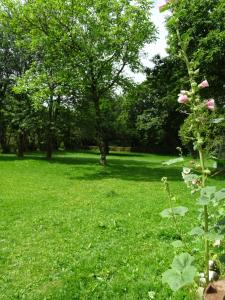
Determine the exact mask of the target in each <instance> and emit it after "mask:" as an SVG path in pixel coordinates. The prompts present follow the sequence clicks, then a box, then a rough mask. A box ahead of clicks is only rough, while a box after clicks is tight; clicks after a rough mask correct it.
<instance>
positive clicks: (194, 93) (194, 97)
mask: <svg viewBox="0 0 225 300" xmlns="http://www.w3.org/2000/svg"><path fill="white" fill-rule="evenodd" d="M176 33H177V38H178V42H179V45H180V48H181V54H182V57H183V59H184V62H185V64H186V67H187V71H188V76H189V81H190V85H191V100H192V101H191V103H192V105H191V112H192V113H193V114H194V115H195V110H194V109H193V108H194V106H195V105H196V104H198V102H199V99H200V97H199V94H198V93H199V92H198V89H196V88H197V86H198V84H197V82H196V81H195V80H194V78H193V74H194V70H193V69H192V67H191V64H190V61H189V58H188V55H187V52H186V49H185V47H184V43H183V41H182V38H181V36H180V32H179V28H178V25H177V24H176ZM195 122H196V127H197V130H196V136H195V142H196V145H197V150H198V155H199V160H200V166H201V177H202V178H201V179H202V180H201V187H202V188H204V187H205V183H206V180H207V174H206V169H205V153H204V149H203V147H202V145H203V144H204V138H203V137H202V136H201V134H200V130H199V129H200V126H201V123H200V122H199V120H198V118H197V116H196V118H195ZM208 231H209V214H208V205H204V233H205V234H204V239H205V278H206V284H208V283H209V239H208Z"/></svg>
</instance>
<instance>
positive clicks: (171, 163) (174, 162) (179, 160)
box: [163, 157, 184, 166]
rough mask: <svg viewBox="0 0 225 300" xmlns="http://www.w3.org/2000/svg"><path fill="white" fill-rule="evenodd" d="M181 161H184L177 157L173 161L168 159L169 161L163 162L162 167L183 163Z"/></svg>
mask: <svg viewBox="0 0 225 300" xmlns="http://www.w3.org/2000/svg"><path fill="white" fill-rule="evenodd" d="M183 161H184V158H183V157H178V158H173V159H170V160H167V161H165V162H163V165H167V166H170V165H173V164H177V163H180V162H183Z"/></svg>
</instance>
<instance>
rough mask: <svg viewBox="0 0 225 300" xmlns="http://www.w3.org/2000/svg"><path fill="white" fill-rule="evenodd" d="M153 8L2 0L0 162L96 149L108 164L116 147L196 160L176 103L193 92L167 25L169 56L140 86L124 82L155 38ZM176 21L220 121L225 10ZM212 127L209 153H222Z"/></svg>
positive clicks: (142, 2)
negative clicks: (0, 158) (7, 156)
mask: <svg viewBox="0 0 225 300" xmlns="http://www.w3.org/2000/svg"><path fill="white" fill-rule="evenodd" d="M151 6H152V3H151V1H147V0H139V1H136V2H134V1H126V0H120V1H117V0H112V1H108V0H96V1H91V0H83V1H77V0H71V1H63V0H48V1H43V0H31V1H28V0H27V1H19V0H10V1H9V0H2V1H1V3H0V145H1V149H2V152H3V153H7V152H17V153H18V156H20V157H22V156H23V155H24V152H25V151H34V150H42V151H46V153H47V158H49V159H50V158H51V156H52V152H53V151H54V150H57V149H66V150H72V149H77V148H81V147H86V146H88V145H98V146H99V149H100V153H101V158H100V161H101V163H102V164H105V163H106V156H107V153H108V150H109V146H110V145H117V146H129V147H132V149H133V150H138V151H141V150H142V151H152V152H160V153H162V152H163V153H174V152H175V151H176V147H177V146H180V144H181V141H182V142H183V144H184V145H185V146H186V149H187V150H189V151H191V142H190V141H191V131H190V126H189V125H188V112H186V111H184V113H183V114H181V113H180V110H182V109H184V108H181V107H180V106H179V105H178V103H177V101H176V99H177V94H178V93H179V90H180V87H183V88H184V89H185V88H187V89H188V87H189V83H188V77H187V74H186V71H185V70H186V68H185V67H184V63H183V62H182V60H181V59H180V57H179V51H178V46H177V40H176V35H175V32H174V28H173V26H172V25H171V24H172V23H173V22H171V18H168V20H167V27H168V31H169V36H168V53H169V55H168V56H167V57H166V58H160V57H159V56H156V57H155V58H154V59H153V62H154V67H153V68H151V69H150V68H149V69H146V70H145V72H146V80H145V81H144V82H143V83H141V84H135V83H134V82H133V81H132V80H131V79H129V78H128V76H126V75H125V74H126V73H125V72H124V70H125V69H126V67H128V66H129V68H130V69H131V70H132V71H138V70H139V69H140V67H141V63H140V57H139V56H140V55H139V53H140V50H141V49H142V48H143V46H144V44H145V43H151V42H153V41H154V40H155V38H156V29H155V27H154V25H153V24H152V22H151V18H150V17H151V16H150V15H149V11H150V8H151ZM177 14H178V15H177V16H176V15H175V16H173V17H179V18H181V19H182V28H181V33H182V35H183V36H184V37H185V38H186V39H187V43H188V45H189V48H188V49H189V55H190V57H192V58H193V63H195V64H197V66H198V67H199V81H201V80H202V79H204V78H207V80H208V81H209V83H210V89H209V90H207V91H204V93H205V95H204V96H205V97H208V98H209V97H214V98H215V100H216V103H217V112H216V114H217V115H219V116H221V115H224V103H225V22H224V20H225V3H224V1H222V0H207V1H199V0H198V1H197V0H191V1H184V0H181V1H180V5H179V9H178V10H177ZM217 117H218V116H217ZM184 120H186V121H185V123H184ZM183 123H184V125H183V126H182V129H181V131H179V130H180V126H181V125H182V124H183ZM212 127H213V126H212V124H211V123H210V122H209V124H206V128H208V129H210V131H209V132H210V133H209V134H208V140H209V145H210V147H211V148H212V149H213V148H218V147H220V146H221V145H222V144H223V141H224V132H225V130H224V129H225V125H224V122H221V123H220V125H219V127H218V129H214V128H212ZM212 133H213V134H212Z"/></svg>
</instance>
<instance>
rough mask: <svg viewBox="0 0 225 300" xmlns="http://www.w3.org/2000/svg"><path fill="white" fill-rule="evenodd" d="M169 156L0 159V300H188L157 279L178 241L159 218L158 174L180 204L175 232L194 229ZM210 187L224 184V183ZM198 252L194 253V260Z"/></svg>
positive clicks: (162, 204)
mask: <svg viewBox="0 0 225 300" xmlns="http://www.w3.org/2000/svg"><path fill="white" fill-rule="evenodd" d="M168 158H169V157H163V156H157V155H150V154H113V155H111V156H110V157H109V165H108V166H107V167H105V168H104V167H101V166H100V165H99V164H98V156H97V154H95V153H65V154H57V155H55V156H54V158H53V160H52V161H51V162H48V161H46V160H45V159H43V158H42V156H41V154H40V155H36V154H33V155H29V156H27V157H26V158H25V159H24V160H18V159H16V157H15V156H13V155H0V200H1V201H0V206H1V207H0V235H1V236H0V299H1V300H2V299H4V300H9V299H30V300H36V299H40V300H43V299H54V300H58V299H68V300H69V299H90V300H92V299H118V300H119V299H132V300H136V299H146V300H147V299H149V296H148V292H149V291H154V292H155V293H156V296H155V299H156V300H161V299H162V300H165V299H178V300H181V299H190V300H193V299H191V297H190V296H187V292H186V291H182V292H177V293H176V294H175V295H173V294H172V293H171V292H170V290H169V289H168V288H167V287H166V286H164V285H162V283H161V274H162V272H164V271H165V270H166V269H168V268H169V265H170V263H171V261H172V258H173V255H174V250H173V248H172V246H171V242H172V241H173V240H175V239H176V238H177V235H176V233H175V232H174V230H173V228H172V226H171V223H170V221H168V220H165V219H161V217H160V216H159V213H160V212H161V211H162V210H163V209H164V208H166V207H168V204H167V198H166V195H165V193H164V190H163V186H162V183H161V182H160V180H161V177H163V176H167V177H168V178H169V180H170V181H171V187H172V189H173V192H175V193H177V194H179V195H180V196H179V198H178V200H177V204H178V205H184V206H188V208H189V213H188V215H187V216H186V217H185V218H184V219H183V220H184V221H183V223H182V227H183V229H184V230H186V229H188V226H189V225H190V223H191V224H192V225H194V224H197V219H196V216H197V212H196V206H195V205H193V204H194V201H195V198H194V197H192V198H190V194H189V191H187V188H186V186H185V185H184V184H183V182H182V179H181V174H180V171H181V167H180V166H167V167H165V166H162V164H161V163H162V161H164V160H166V159H168ZM212 181H213V185H216V186H217V187H223V184H224V178H223V177H219V176H217V177H214V178H213V179H212ZM199 255H200V254H199Z"/></svg>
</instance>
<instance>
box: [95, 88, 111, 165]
mask: <svg viewBox="0 0 225 300" xmlns="http://www.w3.org/2000/svg"><path fill="white" fill-rule="evenodd" d="M92 98H93V101H94V105H95V113H96V131H97V141H98V147H99V151H100V160H99V163H100V165H102V166H106V165H107V158H106V157H107V154H108V153H109V147H108V141H107V139H106V138H105V132H104V128H103V125H102V123H103V122H102V116H101V110H100V105H99V101H100V98H99V97H98V95H97V92H96V90H95V88H94V87H93V89H92Z"/></svg>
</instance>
